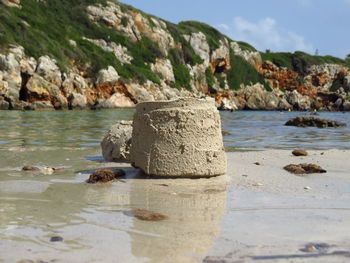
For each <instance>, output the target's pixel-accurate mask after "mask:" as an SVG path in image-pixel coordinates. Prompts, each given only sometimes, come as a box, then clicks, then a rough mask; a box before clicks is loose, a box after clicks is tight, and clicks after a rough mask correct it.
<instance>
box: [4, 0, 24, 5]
mask: <svg viewBox="0 0 350 263" xmlns="http://www.w3.org/2000/svg"><path fill="white" fill-rule="evenodd" d="M1 2H2V3H3V4H4V5H7V6H10V7H21V1H20V0H1Z"/></svg>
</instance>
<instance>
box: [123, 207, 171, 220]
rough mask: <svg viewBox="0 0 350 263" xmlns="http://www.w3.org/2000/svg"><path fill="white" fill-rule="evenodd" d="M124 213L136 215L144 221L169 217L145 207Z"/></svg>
mask: <svg viewBox="0 0 350 263" xmlns="http://www.w3.org/2000/svg"><path fill="white" fill-rule="evenodd" d="M124 214H125V215H127V216H132V217H136V218H137V219H140V220H143V221H161V220H165V219H167V218H168V217H167V216H165V215H162V214H158V213H154V212H151V211H148V210H143V209H136V210H131V211H128V212H124Z"/></svg>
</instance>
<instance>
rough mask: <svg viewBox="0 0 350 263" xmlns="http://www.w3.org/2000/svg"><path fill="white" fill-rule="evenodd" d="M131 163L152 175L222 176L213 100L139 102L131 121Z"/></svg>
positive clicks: (223, 166)
mask: <svg viewBox="0 0 350 263" xmlns="http://www.w3.org/2000/svg"><path fill="white" fill-rule="evenodd" d="M209 138H210V139H209ZM131 160H132V163H133V164H134V165H135V166H136V167H139V168H140V169H141V170H142V171H143V172H145V173H146V174H149V175H154V176H164V177H211V176H217V175H222V174H225V173H226V169H227V167H226V165H227V164H226V154H225V151H224V149H223V142H222V134H221V121H220V115H219V112H218V111H217V110H216V108H215V104H214V100H212V99H210V100H209V99H208V100H204V99H192V98H187V99H178V100H174V101H168V102H145V103H139V104H138V105H137V106H136V113H135V115H134V122H133V133H132V145H131Z"/></svg>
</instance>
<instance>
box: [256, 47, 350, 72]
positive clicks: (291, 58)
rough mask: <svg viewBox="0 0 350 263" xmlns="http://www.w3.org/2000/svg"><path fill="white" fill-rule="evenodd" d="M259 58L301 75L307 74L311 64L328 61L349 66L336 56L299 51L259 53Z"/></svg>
mask: <svg viewBox="0 0 350 263" xmlns="http://www.w3.org/2000/svg"><path fill="white" fill-rule="evenodd" d="M261 58H262V60H263V61H267V60H269V61H271V62H273V63H274V64H275V65H277V66H279V67H286V68H289V69H292V70H294V71H296V72H298V73H300V74H302V75H305V74H307V69H308V68H309V67H310V66H312V65H321V64H325V63H328V64H339V65H344V66H350V63H349V62H348V61H346V60H343V59H340V58H337V57H332V56H312V55H310V54H307V53H304V52H301V51H296V52H294V53H288V52H277V53H271V52H268V53H261Z"/></svg>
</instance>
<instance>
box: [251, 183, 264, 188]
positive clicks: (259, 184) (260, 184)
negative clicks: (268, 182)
mask: <svg viewBox="0 0 350 263" xmlns="http://www.w3.org/2000/svg"><path fill="white" fill-rule="evenodd" d="M253 186H256V187H261V186H264V185H263V184H262V183H256V184H253Z"/></svg>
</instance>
